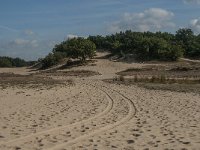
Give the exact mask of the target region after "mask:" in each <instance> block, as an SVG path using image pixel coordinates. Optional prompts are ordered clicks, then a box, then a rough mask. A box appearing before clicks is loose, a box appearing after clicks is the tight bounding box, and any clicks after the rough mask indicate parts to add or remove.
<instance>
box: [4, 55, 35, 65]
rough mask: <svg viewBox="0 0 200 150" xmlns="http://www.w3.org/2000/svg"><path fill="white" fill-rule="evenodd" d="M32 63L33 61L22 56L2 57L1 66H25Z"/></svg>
mask: <svg viewBox="0 0 200 150" xmlns="http://www.w3.org/2000/svg"><path fill="white" fill-rule="evenodd" d="M32 63H33V61H25V60H23V59H20V58H11V57H0V67H24V66H29V65H31V64H32Z"/></svg>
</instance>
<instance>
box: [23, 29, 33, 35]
mask: <svg viewBox="0 0 200 150" xmlns="http://www.w3.org/2000/svg"><path fill="white" fill-rule="evenodd" d="M24 33H25V34H26V35H33V34H34V32H33V31H32V30H25V31H24Z"/></svg>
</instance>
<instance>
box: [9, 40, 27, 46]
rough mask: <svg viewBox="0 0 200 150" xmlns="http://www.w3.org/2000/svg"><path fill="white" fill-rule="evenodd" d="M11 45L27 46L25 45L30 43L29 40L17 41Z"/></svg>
mask: <svg viewBox="0 0 200 150" xmlns="http://www.w3.org/2000/svg"><path fill="white" fill-rule="evenodd" d="M11 43H12V44H15V45H25V44H27V43H29V40H24V39H15V40H13V41H12V42H11Z"/></svg>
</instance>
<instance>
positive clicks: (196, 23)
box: [190, 18, 200, 34]
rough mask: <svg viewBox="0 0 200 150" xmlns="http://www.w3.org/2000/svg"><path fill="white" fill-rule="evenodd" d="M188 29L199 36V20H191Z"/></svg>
mask: <svg viewBox="0 0 200 150" xmlns="http://www.w3.org/2000/svg"><path fill="white" fill-rule="evenodd" d="M190 28H192V29H193V30H194V32H196V33H198V34H200V18H198V19H193V20H191V21H190Z"/></svg>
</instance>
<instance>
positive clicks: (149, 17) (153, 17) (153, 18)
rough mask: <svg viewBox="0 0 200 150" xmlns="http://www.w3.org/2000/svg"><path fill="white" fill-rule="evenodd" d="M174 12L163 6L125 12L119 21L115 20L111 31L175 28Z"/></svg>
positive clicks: (110, 28)
mask: <svg viewBox="0 0 200 150" xmlns="http://www.w3.org/2000/svg"><path fill="white" fill-rule="evenodd" d="M173 16H174V13H173V12H170V11H167V10H165V9H161V8H150V9H147V10H145V11H144V12H141V13H124V15H123V16H122V17H121V19H120V20H119V21H116V22H113V23H112V24H111V25H110V27H109V31H110V32H119V31H124V30H128V29H131V30H134V31H157V30H161V29H165V28H174V27H175V26H176V25H175V23H173V22H172V18H173Z"/></svg>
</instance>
